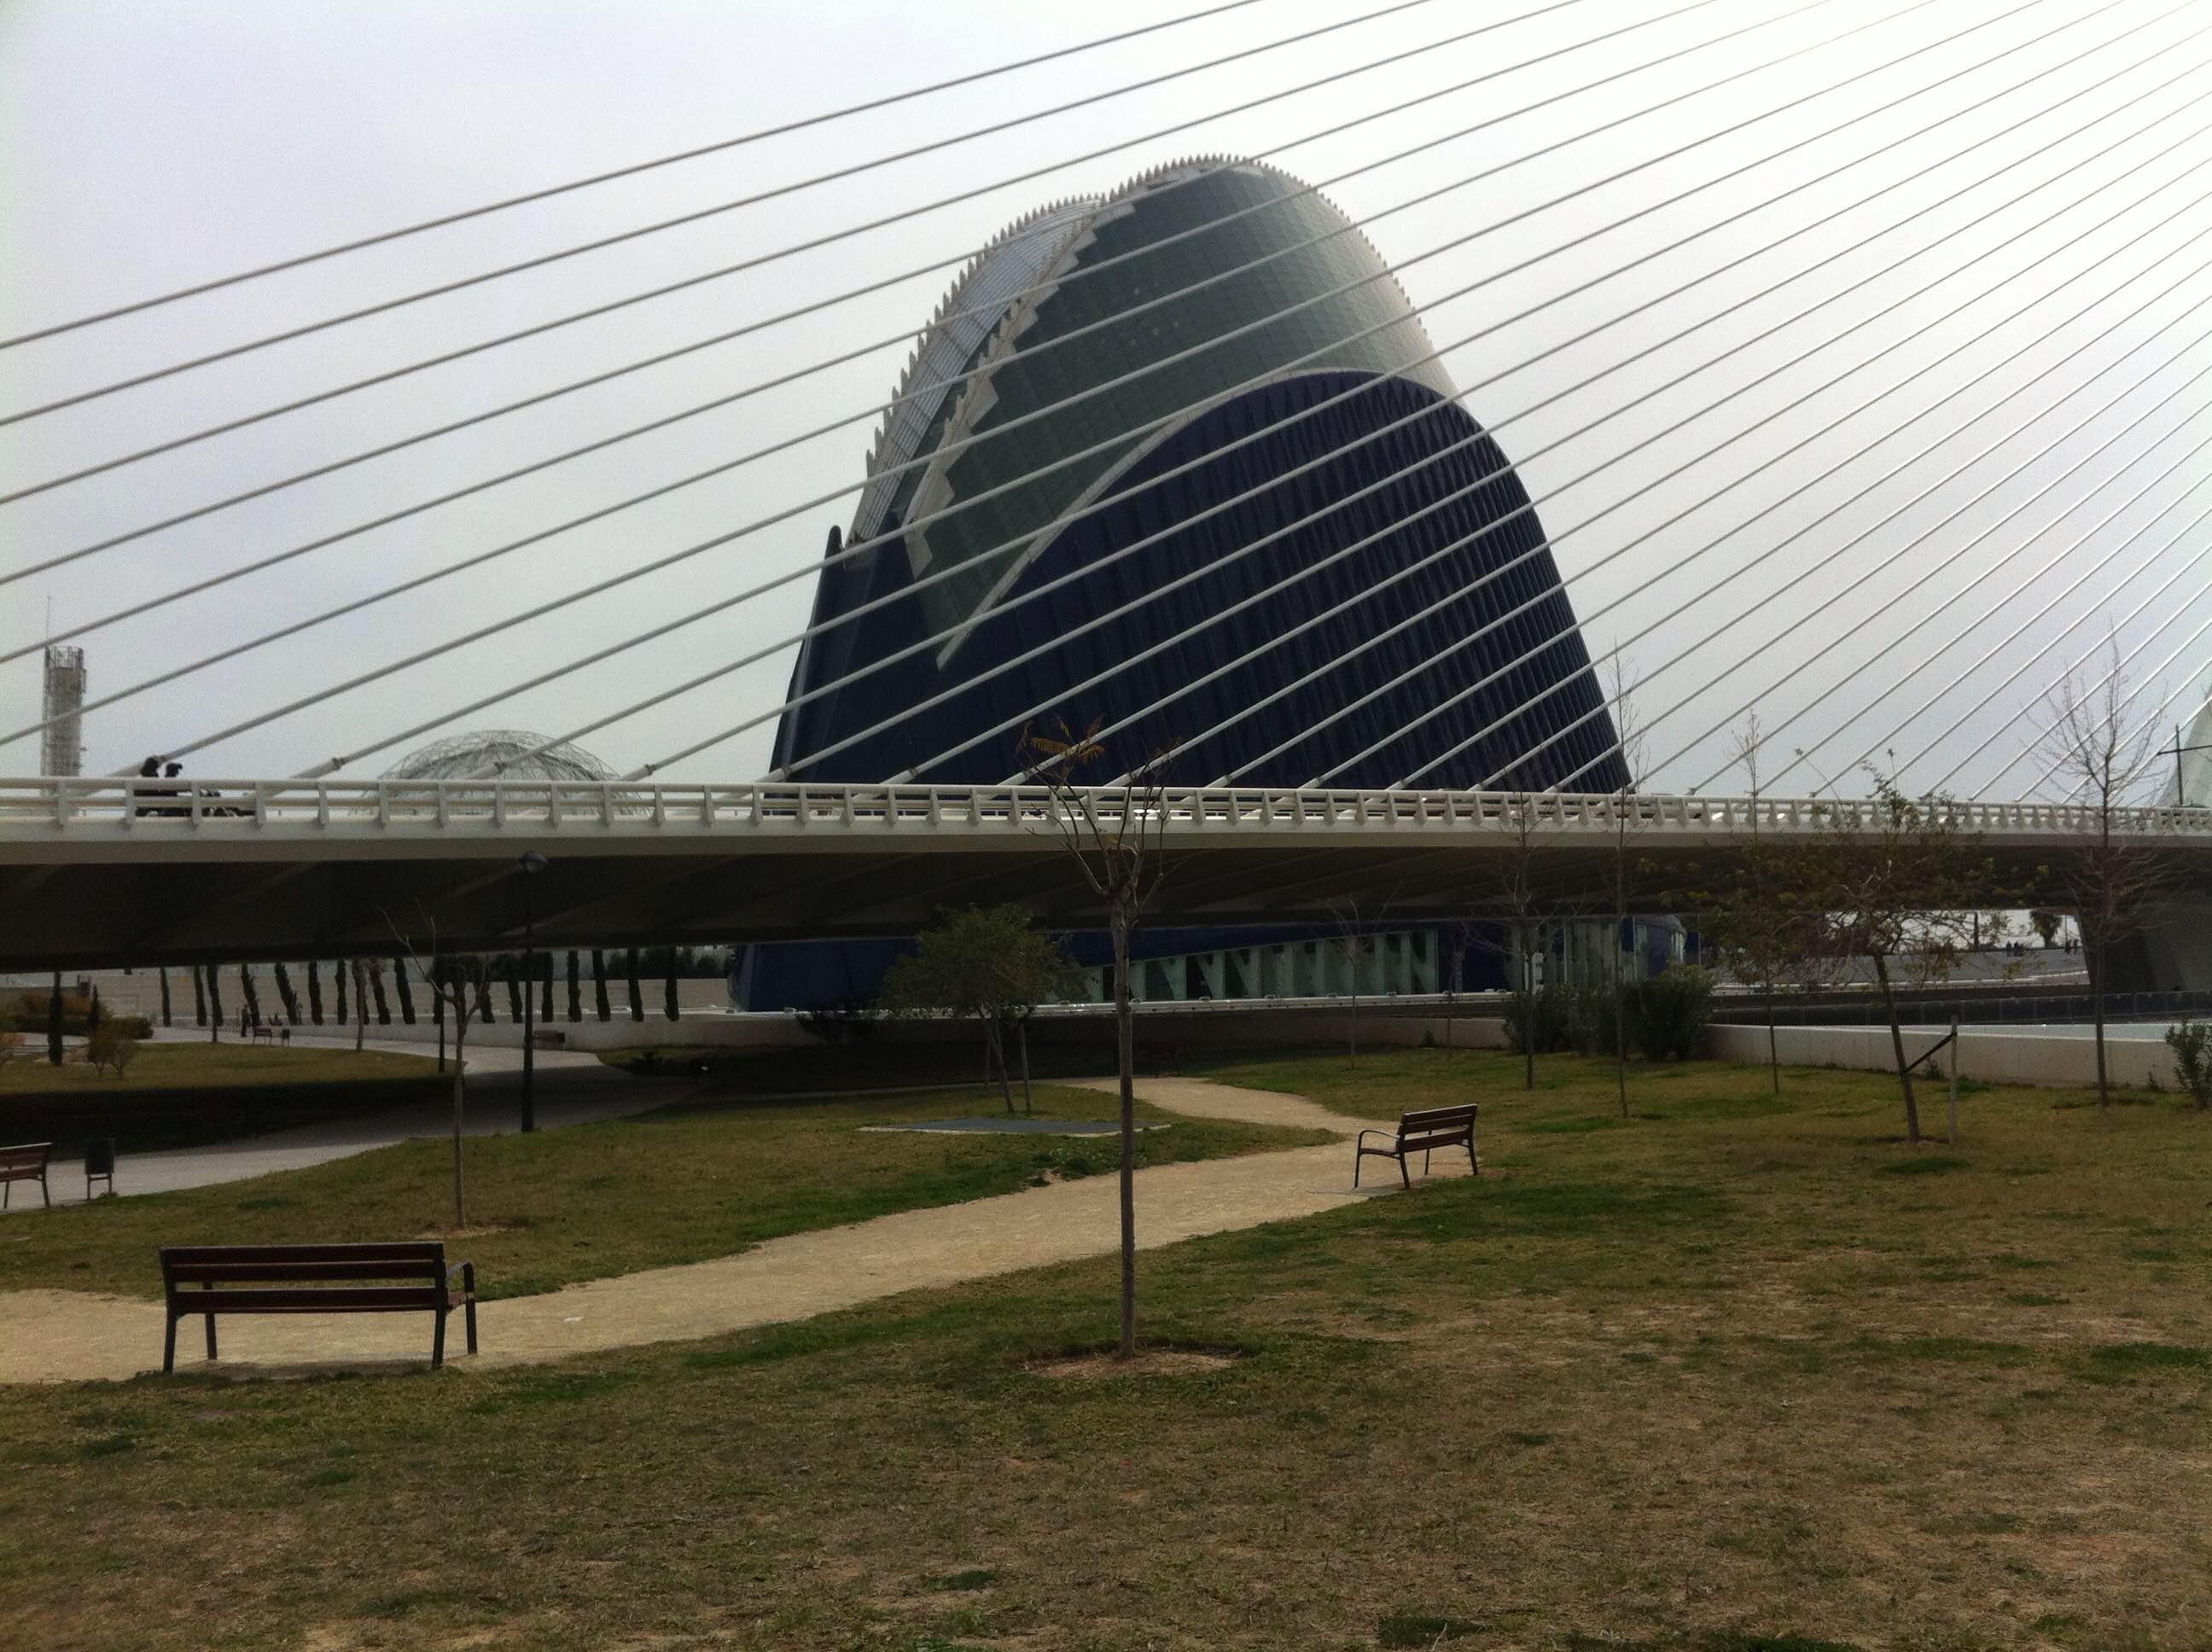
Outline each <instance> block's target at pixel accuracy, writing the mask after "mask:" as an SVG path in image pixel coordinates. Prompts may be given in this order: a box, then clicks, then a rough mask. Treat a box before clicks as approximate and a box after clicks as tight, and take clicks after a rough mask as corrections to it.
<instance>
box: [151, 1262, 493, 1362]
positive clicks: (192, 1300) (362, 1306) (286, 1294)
mask: <svg viewBox="0 0 2212 1652" xmlns="http://www.w3.org/2000/svg"><path fill="white" fill-rule="evenodd" d="M456 1273H458V1274H459V1275H460V1276H461V1285H460V1291H459V1293H458V1295H457V1294H456V1293H455V1291H454V1290H453V1275H455V1274H456ZM367 1280H383V1281H386V1282H387V1283H384V1284H379V1285H371V1284H363V1283H360V1282H361V1281H367ZM391 1281H399V1282H400V1283H396V1284H395V1283H389V1282H391ZM161 1285H162V1289H163V1291H164V1292H165V1293H166V1294H167V1297H168V1318H169V1329H168V1336H167V1340H166V1341H165V1342H164V1343H163V1344H162V1347H161V1369H162V1370H164V1371H173V1370H176V1368H177V1321H179V1320H180V1319H185V1318H187V1317H189V1316H191V1315H194V1314H198V1315H204V1317H205V1318H206V1320H207V1357H209V1358H210V1359H213V1358H214V1357H216V1351H215V1316H216V1315H217V1314H410V1313H413V1314H428V1315H431V1316H432V1317H433V1319H434V1320H435V1324H436V1327H437V1328H436V1330H435V1332H434V1333H432V1335H431V1339H430V1364H431V1366H432V1367H433V1368H434V1369H435V1367H437V1366H440V1365H442V1364H445V1363H446V1315H448V1314H450V1313H452V1312H453V1309H456V1308H459V1309H462V1310H464V1313H465V1316H466V1319H467V1321H468V1335H469V1351H470V1352H471V1353H474V1352H476V1351H477V1270H476V1264H475V1263H473V1262H452V1263H448V1262H447V1260H446V1248H445V1246H444V1245H443V1244H441V1243H440V1242H438V1241H436V1240H435V1239H433V1240H407V1241H403V1242H398V1243H395V1244H387V1245H165V1246H163V1247H162V1248H161Z"/></svg>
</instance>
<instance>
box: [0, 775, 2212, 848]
mask: <svg viewBox="0 0 2212 1652" xmlns="http://www.w3.org/2000/svg"><path fill="white" fill-rule="evenodd" d="M1087 796H1088V797H1089V798H1090V799H1091V804H1092V806H1093V808H1094V809H1095V811H1097V815H1098V817H1099V818H1101V819H1102V820H1103V821H1105V822H1109V823H1113V822H1117V821H1121V820H1126V819H1129V818H1131V817H1133V816H1138V815H1141V816H1142V817H1144V818H1145V819H1146V821H1147V822H1153V821H1159V820H1162V819H1163V818H1164V823H1165V824H1166V825H1167V826H1168V827H1169V828H1170V829H1188V830H1193V831H1199V830H1203V829H1206V828H1207V827H1210V826H1233V827H1239V828H1249V827H1254V826H1261V827H1267V826H1278V825H1279V826H1285V827H1305V826H1319V827H1350V828H1373V827H1380V828H1386V829H1395V828H1410V829H1437V828H1442V829H1473V830H1488V831H1496V832H1501V833H1517V832H1519V831H1521V830H1522V829H1524V827H1525V828H1526V829H1530V830H1533V831H1536V832H1540V833H1541V834H1542V835H1545V836H1547V837H1554V836H1557V835H1560V834H1562V833H1565V834H1574V833H1579V832H1585V831H1586V832H1590V833H1593V834H1597V835H1603V834H1609V833H1611V832H1613V831H1614V830H1616V829H1618V828H1619V827H1620V824H1621V822H1622V815H1623V813H1624V812H1625V813H1626V824H1627V826H1628V828H1629V829H1631V830H1637V829H1673V830H1678V831H1692V832H1710V833H1712V834H1713V835H1719V836H1735V835H1740V834H1745V833H1748V832H1751V831H1753V830H1754V829H1756V830H1761V831H1776V832H1784V833H1800V832H1809V831H1817V830H1821V829H1827V828H1831V827H1835V826H1843V827H1848V828H1854V829H1856V828H1860V827H1871V826H1873V825H1875V824H1876V823H1878V822H1879V820H1880V812H1881V807H1882V805H1881V804H1879V803H1877V802H1875V801H1872V800H1869V799H1841V800H1838V799H1813V798H1759V799H1747V798H1727V797H1675V796H1656V795H1655V796H1641V797H1632V798H1629V799H1626V800H1623V799H1620V798H1618V797H1616V796H1613V795H1610V794H1601V795H1586V794H1580V793H1511V792H1377V791H1316V792H1306V791H1298V790H1296V789H1293V788H1287V787H1182V788H1176V787H1171V788H1169V789H1166V790H1164V791H1161V792H1158V793H1147V792H1142V791H1139V792H1129V791H1125V790H1123V789H1121V788H1119V787H1099V788H1096V789H1093V790H1091V791H1090V792H1089V793H1087ZM1064 806H1065V805H1064V804H1063V803H1062V802H1061V800H1060V799H1059V798H1058V797H1057V796H1056V794H1055V793H1054V792H1052V791H1051V790H1050V789H1048V788H1047V787H1024V786H1015V787H1005V786H999V787H943V786H801V785H793V784H785V783H779V784H772V785H756V784H751V783H740V784H737V785H729V786H721V785H662V784H656V783H650V782H635V781H626V780H609V781H570V780H562V781H544V780H215V781H193V782H191V783H189V784H187V783H183V782H179V781H177V780H151V779H140V778H136V777H133V778H131V779H127V780H110V779H78V778H68V779H56V778H33V779H25V780H0V835H18V836H21V835H25V834H26V833H34V834H39V835H51V834H52V833H53V832H62V833H75V832H86V833H93V832H98V833H100V834H103V835H105V834H108V833H112V832H115V831H117V830H125V831H131V832H137V831H147V832H152V833H159V834H163V835H167V834H171V833H179V832H195V831H202V830H207V829H231V830H236V829H240V828H241V827H245V826H249V825H250V826H251V827H252V828H257V829H268V828H272V827H273V828H288V829H301V828H313V829H332V828H338V829H348V830H359V829H374V830H401V831H410V832H411V831H420V830H428V831H436V830H442V829H467V830H471V831H479V830H482V829H484V828H485V827H487V826H489V827H490V828H492V829H504V828H507V827H510V826H512V827H517V828H522V829H532V830H538V829H548V828H550V829H556V830H558V829H564V828H578V829H588V828H592V827H598V828H600V829H643V830H659V829H666V828H671V827H676V828H682V829H692V830H696V829H713V830H720V829H757V830H775V831H785V830H805V829H815V828H829V829H854V830H862V829H903V828H915V829H927V830H935V829H948V828H961V827H965V828H971V829H1000V830H1008V829H1012V830H1023V829H1032V828H1036V827H1048V826H1049V825H1050V824H1051V823H1053V822H1054V820H1055V819H1057V818H1059V817H1060V816H1061V814H1062V811H1063V810H1064ZM1938 806H1939V807H1941V808H1942V810H1943V811H1944V814H1945V817H1948V819H1949V820H1950V822H1951V823H1953V824H1954V825H1955V826H1956V827H1957V828H1958V829H1960V830H1962V831H1969V832H1980V833H2033V834H2039V835H2051V836H2055V837H2066V836H2079V835H2085V834H2092V833H2094V832H2095V831H2096V830H2097V829H2098V826H2099V811H2097V810H2095V809H2094V808H2091V807H2086V806H2079V805H2070V804H2060V803H1970V802H1955V803H1947V804H1942V805H1938ZM2114 825H2115V828H2116V829H2118V830H2120V831H2123V832H2125V833H2128V834H2130V835H2136V834H2150V835H2160V836H2176V835H2186V836H2203V837H2206V838H2208V839H2212V809H2196V808H2191V809H2182V808H2172V807H2156V808H2146V809H2123V810H2118V811H2114Z"/></svg>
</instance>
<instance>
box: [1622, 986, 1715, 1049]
mask: <svg viewBox="0 0 2212 1652" xmlns="http://www.w3.org/2000/svg"><path fill="white" fill-rule="evenodd" d="M1623 996H1624V997H1625V998H1626V1000H1627V1004H1626V1010H1627V1014H1628V1017H1629V1020H1628V1029H1629V1032H1630V1035H1631V1036H1632V1037H1633V1038H1634V1040H1635V1042H1636V1048H1638V1050H1640V1051H1641V1052H1642V1053H1643V1054H1644V1057H1645V1059H1646V1060H1653V1061H1686V1060H1689V1059H1690V1058H1691V1057H1692V1056H1693V1055H1695V1054H1698V1052H1699V1049H1701V1048H1703V1047H1704V1044H1705V1023H1706V1022H1707V1021H1709V1020H1710V1019H1711V1017H1712V1000H1713V978H1712V976H1711V975H1708V974H1707V973H1706V972H1705V970H1703V969H1669V970H1667V971H1665V972H1664V973H1663V974H1661V975H1653V976H1652V977H1651V978H1650V980H1648V981H1637V982H1636V983H1634V985H1633V986H1632V987H1631V988H1630V989H1629V990H1628V991H1627V992H1626V993H1625V994H1623Z"/></svg>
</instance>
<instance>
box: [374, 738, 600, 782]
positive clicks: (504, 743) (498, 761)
mask: <svg viewBox="0 0 2212 1652" xmlns="http://www.w3.org/2000/svg"><path fill="white" fill-rule="evenodd" d="M540 746H544V747H545V750H542V751H540V750H538V748H539V747H540ZM384 778H385V779H386V780H613V779H615V778H617V776H616V774H615V771H614V770H613V769H611V768H608V767H607V766H606V764H605V763H603V762H600V761H599V759H598V758H597V757H594V756H592V754H591V753H590V752H588V751H586V750H584V749H583V747H581V746H578V745H571V744H568V742H567V741H565V740H563V741H561V742H559V743H558V744H551V745H548V744H546V739H545V737H544V735H543V734H532V733H529V732H526V731H525V730H522V729H516V728H484V729H474V730H471V732H468V733H466V734H453V735H448V736H447V738H444V739H442V740H434V741H432V742H431V743H430V744H428V745H426V746H424V747H422V749H421V750H416V751H410V752H409V753H408V754H407V755H406V756H404V757H402V758H401V759H400V760H399V761H398V762H396V763H394V764H393V765H392V767H391V768H387V769H386V770H385V771H384Z"/></svg>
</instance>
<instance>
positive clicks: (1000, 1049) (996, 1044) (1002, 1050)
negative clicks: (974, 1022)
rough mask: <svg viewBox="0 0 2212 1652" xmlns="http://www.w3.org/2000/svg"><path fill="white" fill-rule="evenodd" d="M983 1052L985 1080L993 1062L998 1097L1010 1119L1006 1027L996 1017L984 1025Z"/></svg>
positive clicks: (1011, 1083)
mask: <svg viewBox="0 0 2212 1652" xmlns="http://www.w3.org/2000/svg"><path fill="white" fill-rule="evenodd" d="M983 1050H984V1055H983V1065H984V1067H985V1070H986V1071H985V1076H986V1078H987V1077H988V1076H989V1073H988V1069H989V1067H990V1065H991V1063H992V1062H994V1061H995V1062H997V1063H998V1065H999V1096H1000V1099H1001V1100H1003V1101H1004V1102H1006V1116H1007V1117H1008V1118H1012V1117H1013V1115H1014V1081H1013V1076H1012V1074H1011V1073H1009V1072H1007V1071H1006V1023H1004V1022H1002V1021H1000V1019H999V1018H998V1017H996V1016H993V1017H990V1018H989V1019H988V1020H987V1021H986V1022H985V1023H984V1026H983Z"/></svg>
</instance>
